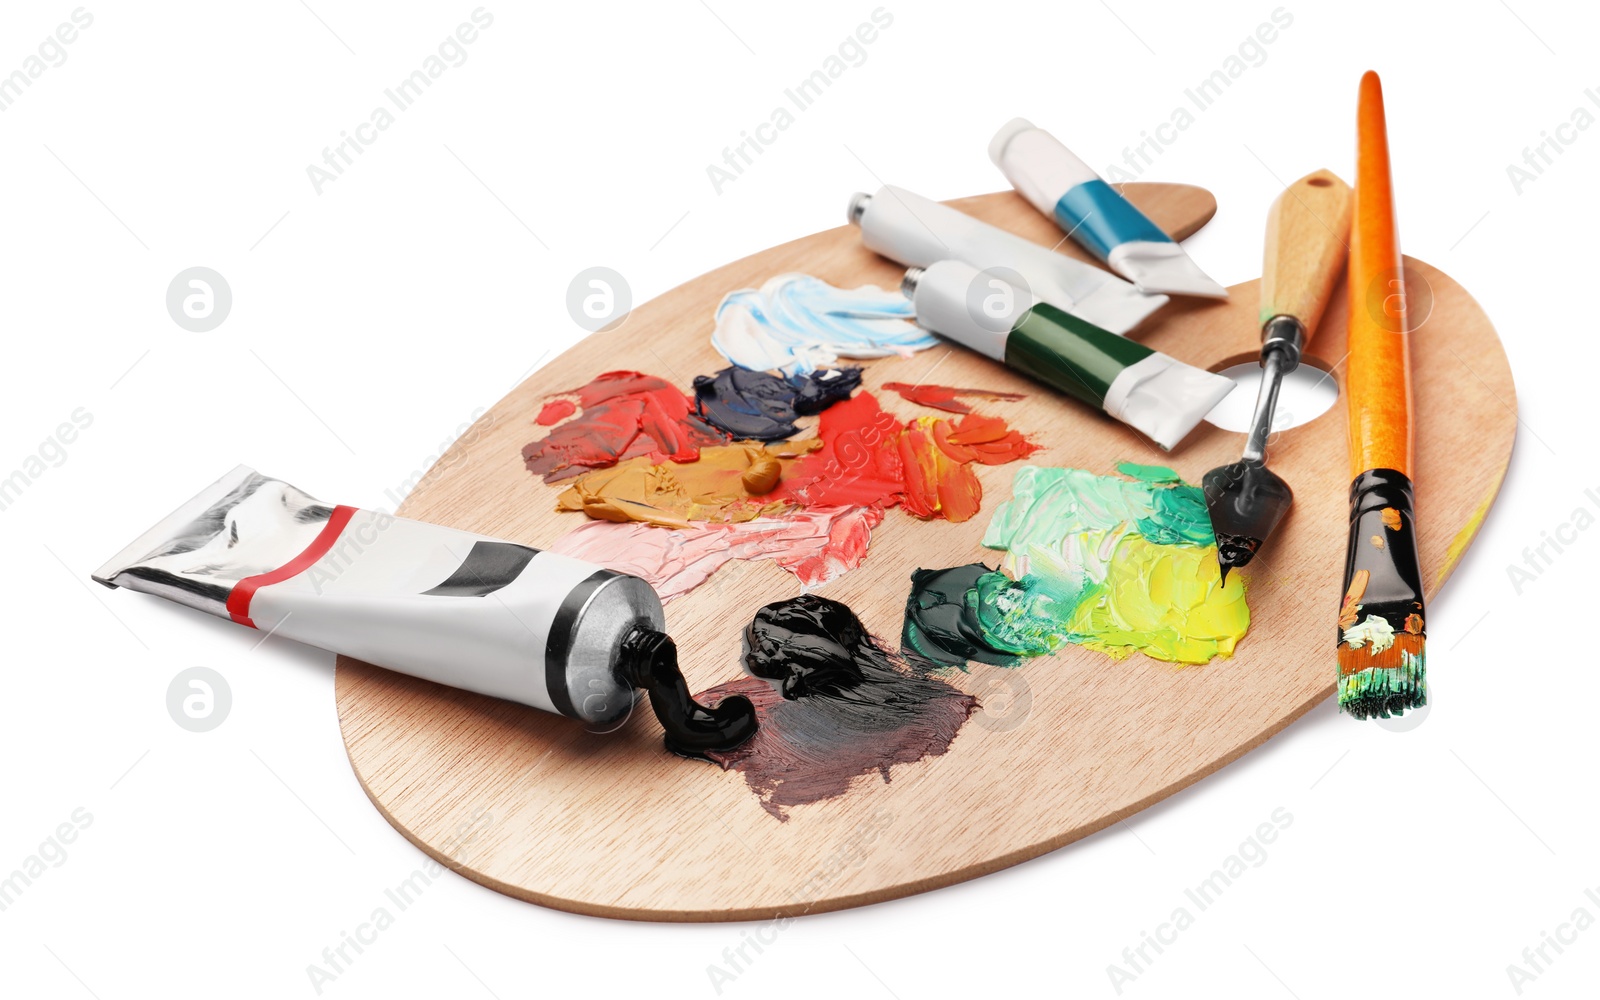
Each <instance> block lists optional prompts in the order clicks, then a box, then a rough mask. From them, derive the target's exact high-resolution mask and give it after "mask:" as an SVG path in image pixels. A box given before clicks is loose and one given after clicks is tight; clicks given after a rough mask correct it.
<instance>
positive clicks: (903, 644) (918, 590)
mask: <svg viewBox="0 0 1600 1000" xmlns="http://www.w3.org/2000/svg"><path fill="white" fill-rule="evenodd" d="M992 574H993V571H992V570H991V569H990V568H989V567H987V566H985V565H984V564H983V563H968V564H967V565H965V566H952V567H950V568H949V569H919V570H915V571H914V572H912V574H911V593H910V595H909V596H907V597H906V620H905V626H904V628H903V629H902V631H901V635H900V651H901V653H902V655H904V656H906V657H907V658H908V659H912V658H914V659H915V660H916V661H918V662H920V663H921V664H923V665H926V666H929V667H934V668H937V667H961V668H962V669H965V668H966V665H967V661H968V660H977V661H978V662H979V663H990V664H993V665H995V666H999V667H1014V666H1017V665H1018V664H1019V663H1021V662H1022V661H1021V658H1020V657H1018V656H1016V655H1015V654H1013V653H1009V652H1007V651H1006V650H1003V649H999V648H997V647H995V646H992V645H990V644H989V643H988V642H987V641H986V640H985V638H984V629H983V625H982V624H981V623H980V622H979V620H978V607H977V602H976V600H975V599H974V598H975V596H976V594H977V587H978V581H979V580H980V579H982V578H983V577H985V576H989V575H992ZM1002 578H1004V576H1003V574H1002Z"/></svg>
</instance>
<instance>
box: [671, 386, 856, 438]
mask: <svg viewBox="0 0 1600 1000" xmlns="http://www.w3.org/2000/svg"><path fill="white" fill-rule="evenodd" d="M859 385H861V369H860V368H831V369H827V370H825V371H817V372H808V373H806V374H803V375H791V376H787V377H785V376H782V375H773V374H771V373H769V372H757V371H750V370H749V369H746V368H724V369H723V370H722V371H720V372H717V373H716V374H715V375H697V376H695V380H694V403H695V409H696V410H697V411H698V412H699V414H700V416H701V417H703V418H704V419H705V420H706V422H707V423H710V424H712V425H714V426H716V427H717V428H719V429H721V430H724V431H726V432H728V433H729V434H731V435H733V436H734V437H735V438H739V439H743V440H750V441H781V440H783V439H785V438H788V437H792V436H793V435H794V434H795V432H796V431H798V430H799V428H798V427H796V426H795V421H796V420H797V419H799V418H800V417H802V416H804V415H806V414H811V413H820V412H822V411H823V410H825V409H827V408H828V407H830V406H832V405H833V404H834V403H837V402H839V401H840V400H843V399H848V398H849V397H850V394H851V393H852V392H854V391H855V390H856V387H858V386H859Z"/></svg>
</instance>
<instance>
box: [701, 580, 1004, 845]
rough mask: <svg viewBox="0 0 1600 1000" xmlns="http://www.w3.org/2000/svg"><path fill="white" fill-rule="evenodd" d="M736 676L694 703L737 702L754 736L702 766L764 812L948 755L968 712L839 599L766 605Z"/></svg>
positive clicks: (971, 706)
mask: <svg viewBox="0 0 1600 1000" xmlns="http://www.w3.org/2000/svg"><path fill="white" fill-rule="evenodd" d="M744 649H745V652H744V658H745V667H746V669H748V670H749V671H750V672H751V673H752V674H756V675H757V676H753V677H745V678H742V679H740V680H736V681H731V682H729V683H727V684H722V685H718V686H717V687H714V688H711V689H710V690H708V691H705V692H703V693H702V694H701V695H699V696H698V697H697V699H696V700H698V701H700V702H701V703H702V704H715V703H717V702H718V700H719V699H721V698H726V697H730V696H733V695H743V696H744V697H746V698H749V699H750V701H751V703H752V704H753V705H754V706H755V709H756V718H757V721H758V727H757V729H756V734H755V735H754V736H753V737H751V738H750V741H749V742H748V743H745V744H744V745H743V746H740V747H738V748H736V749H733V750H727V751H714V752H711V753H708V754H706V755H705V756H706V757H707V759H709V760H711V761H712V762H714V763H716V764H718V765H720V766H721V767H722V768H723V769H724V770H729V771H738V772H740V773H741V774H743V775H744V779H745V783H746V784H747V785H749V786H750V789H751V791H753V792H755V793H756V795H757V796H759V797H760V799H761V805H762V807H763V808H764V809H766V810H767V812H769V813H771V814H772V815H773V816H775V817H777V818H778V819H779V820H783V821H787V820H788V818H789V817H788V815H787V813H786V812H785V810H787V809H789V808H791V807H793V806H798V805H805V804H807V803H811V802H820V801H822V800H824V799H831V798H835V797H837V796H839V795H843V794H844V793H845V792H846V791H848V790H849V788H850V784H851V782H852V781H854V780H855V779H856V778H857V777H859V776H860V775H863V774H872V773H874V772H876V773H877V774H879V775H881V776H882V777H883V780H884V782H885V783H888V782H889V781H890V778H891V770H892V769H893V767H894V766H895V765H896V764H914V763H916V762H917V761H920V760H922V759H924V758H926V757H938V756H941V755H942V754H944V753H945V751H947V750H949V749H950V744H951V743H952V742H954V741H955V738H956V734H957V733H959V732H960V731H961V727H962V725H964V724H965V723H966V721H967V718H968V716H970V715H971V714H972V712H973V711H974V710H975V709H976V708H977V707H978V700H977V699H976V698H974V697H973V696H971V695H968V694H963V693H962V692H961V691H959V690H957V689H956V688H954V687H952V686H951V685H949V684H947V683H945V682H944V681H942V680H940V679H938V678H936V677H930V676H926V675H919V674H913V673H911V672H910V671H909V670H908V669H907V668H906V667H905V665H904V663H903V662H902V661H900V660H899V659H897V658H896V657H894V656H892V655H891V654H890V653H888V652H887V651H886V650H885V649H884V648H883V647H882V646H880V645H879V644H878V642H877V640H876V639H874V638H873V637H872V636H871V635H870V634H868V633H867V631H866V630H865V628H864V627H863V626H862V624H861V621H860V619H858V618H857V617H856V616H855V614H854V612H852V611H851V610H850V609H849V608H848V607H846V606H845V605H843V604H840V603H839V602H838V601H831V600H828V599H827V598H824V597H818V596H816V595H815V594H806V595H802V596H800V597H796V598H792V599H791V600H787V601H779V602H777V603H776V604H769V605H767V606H766V607H764V608H762V609H761V610H760V611H759V612H757V613H756V617H755V620H754V621H752V622H751V623H750V625H749V627H748V628H746V630H745V638H744Z"/></svg>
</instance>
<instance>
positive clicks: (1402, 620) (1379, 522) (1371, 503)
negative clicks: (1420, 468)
mask: <svg viewBox="0 0 1600 1000" xmlns="http://www.w3.org/2000/svg"><path fill="white" fill-rule="evenodd" d="M1415 503H1416V501H1415V497H1414V493H1413V488H1412V485H1411V479H1410V478H1409V477H1408V476H1406V474H1405V473H1403V472H1398V471H1396V470H1394V469H1368V470H1367V471H1366V472H1363V473H1361V475H1359V476H1357V477H1356V478H1355V479H1354V481H1352V482H1351V483H1350V547H1349V548H1348V549H1347V550H1346V555H1345V568H1344V590H1345V593H1347V594H1348V593H1349V592H1350V585H1351V583H1352V582H1353V581H1354V580H1355V579H1356V576H1357V574H1358V573H1361V572H1363V571H1364V572H1365V573H1366V574H1367V577H1366V584H1365V586H1364V587H1362V588H1361V596H1360V598H1359V602H1360V604H1361V605H1362V607H1363V611H1364V614H1376V615H1379V616H1380V617H1383V618H1385V619H1388V621H1389V624H1390V625H1392V626H1394V628H1395V630H1396V631H1405V630H1406V628H1405V624H1406V618H1407V616H1409V615H1412V614H1415V615H1417V616H1419V617H1420V616H1422V615H1423V597H1422V563H1421V559H1419V558H1418V556H1417V535H1416V524H1415V521H1414V520H1413V510H1414V508H1415Z"/></svg>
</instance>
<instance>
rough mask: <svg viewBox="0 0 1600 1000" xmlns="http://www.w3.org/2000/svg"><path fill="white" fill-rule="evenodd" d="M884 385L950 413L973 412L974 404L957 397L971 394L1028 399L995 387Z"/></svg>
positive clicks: (909, 398)
mask: <svg viewBox="0 0 1600 1000" xmlns="http://www.w3.org/2000/svg"><path fill="white" fill-rule="evenodd" d="M883 387H884V388H885V389H887V390H888V391H890V392H898V393H899V394H900V395H901V396H902V397H904V398H905V399H906V400H908V401H910V402H913V403H916V404H918V405H919V406H927V407H931V408H932V409H935V410H945V411H946V412H949V413H971V412H972V406H971V404H969V403H964V402H962V401H961V400H960V399H958V398H957V397H959V396H971V397H972V398H974V399H987V400H992V401H998V400H1018V399H1026V398H1027V397H1026V396H1024V395H1023V394H1022V393H1020V392H997V391H995V390H993V389H958V388H956V387H955V386H950V385H923V384H921V383H918V384H915V385H913V384H911V383H907V382H885V383H884V384H883Z"/></svg>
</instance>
